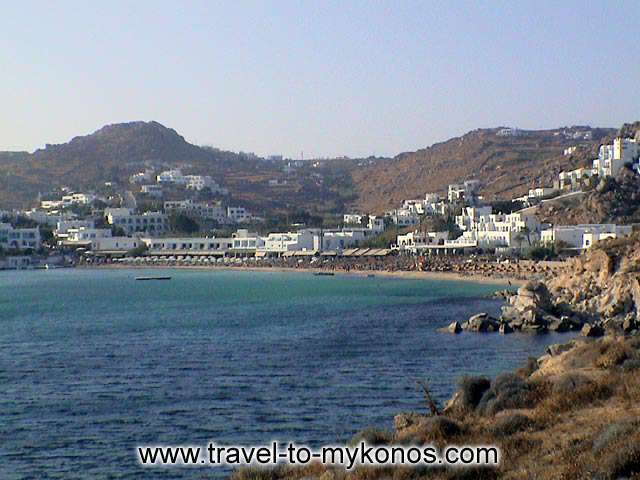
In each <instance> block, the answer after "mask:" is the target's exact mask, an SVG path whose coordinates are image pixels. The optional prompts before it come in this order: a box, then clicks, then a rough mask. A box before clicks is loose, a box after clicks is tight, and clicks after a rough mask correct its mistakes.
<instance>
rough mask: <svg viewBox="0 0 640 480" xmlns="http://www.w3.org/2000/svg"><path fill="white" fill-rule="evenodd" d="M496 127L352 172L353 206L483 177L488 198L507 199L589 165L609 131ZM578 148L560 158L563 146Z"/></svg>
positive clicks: (383, 203) (377, 206)
mask: <svg viewBox="0 0 640 480" xmlns="http://www.w3.org/2000/svg"><path fill="white" fill-rule="evenodd" d="M496 131H497V130H496V129H480V130H474V131H472V132H469V133H467V134H466V135H463V136H462V137H457V138H452V139H450V140H447V141H446V142H442V143H436V144H434V145H432V146H431V147H428V148H426V149H423V150H418V151H416V152H411V153H403V154H400V155H398V156H397V157H395V158H394V159H392V160H389V161H386V162H377V163H375V164H373V165H371V166H369V167H366V168H363V169H359V170H356V171H354V172H353V179H354V184H355V186H356V189H357V191H358V197H359V199H358V205H359V206H360V207H361V208H362V209H363V210H368V209H372V210H377V211H381V210H384V209H387V208H390V207H393V206H395V205H397V204H398V203H400V202H401V201H402V200H403V199H407V198H421V197H422V196H423V195H424V193H425V192H438V191H439V192H444V191H446V188H447V185H449V184H451V183H457V182H460V181H462V180H467V179H472V178H474V179H479V180H481V181H482V184H483V188H482V193H483V194H484V195H485V196H486V197H487V198H488V199H494V198H502V199H509V198H513V197H514V196H519V195H522V194H523V193H526V191H527V190H528V189H529V188H531V187H535V186H541V185H552V184H553V180H555V179H556V178H557V174H558V173H559V172H560V171H561V170H563V169H565V170H566V169H571V168H577V167H578V166H583V165H586V164H588V162H589V159H591V158H593V157H595V156H596V153H597V147H598V145H599V143H600V141H602V139H603V138H605V137H606V136H607V135H612V134H613V133H614V132H615V131H614V130H612V129H594V138H593V140H591V141H581V142H578V141H576V140H567V139H565V138H564V137H563V136H561V135H554V132H556V131H554V130H550V131H535V132H527V133H526V134H525V135H523V136H511V137H501V136H498V135H496ZM572 145H580V146H581V147H580V148H579V149H578V150H577V151H576V152H575V153H574V154H573V155H570V156H564V155H563V150H564V149H565V148H567V147H568V146H572Z"/></svg>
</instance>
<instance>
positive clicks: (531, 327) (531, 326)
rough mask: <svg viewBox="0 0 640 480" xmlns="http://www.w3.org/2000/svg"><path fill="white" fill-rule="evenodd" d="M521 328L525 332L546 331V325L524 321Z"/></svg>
mask: <svg viewBox="0 0 640 480" xmlns="http://www.w3.org/2000/svg"><path fill="white" fill-rule="evenodd" d="M521 330H522V331H523V332H525V333H547V326H546V325H543V324H538V323H525V324H524V325H522V328H521Z"/></svg>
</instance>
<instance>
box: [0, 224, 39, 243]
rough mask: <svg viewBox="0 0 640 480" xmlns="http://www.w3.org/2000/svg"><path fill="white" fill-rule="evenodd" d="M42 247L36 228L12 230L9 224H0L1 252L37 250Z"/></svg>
mask: <svg viewBox="0 0 640 480" xmlns="http://www.w3.org/2000/svg"><path fill="white" fill-rule="evenodd" d="M40 247H42V239H41V236H40V230H39V229H38V228H14V227H13V225H11V224H10V223H0V248H2V249H3V250H16V249H18V250H27V249H30V250H37V249H39V248H40Z"/></svg>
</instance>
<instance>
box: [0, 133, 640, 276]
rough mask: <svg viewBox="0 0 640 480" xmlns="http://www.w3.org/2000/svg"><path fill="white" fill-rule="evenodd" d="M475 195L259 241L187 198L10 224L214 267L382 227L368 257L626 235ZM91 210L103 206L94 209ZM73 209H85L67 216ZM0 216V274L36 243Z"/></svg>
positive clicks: (608, 152) (600, 164)
mask: <svg viewBox="0 0 640 480" xmlns="http://www.w3.org/2000/svg"><path fill="white" fill-rule="evenodd" d="M507 130H509V131H507ZM497 134H498V135H520V134H521V133H520V132H519V131H517V130H514V129H505V130H504V131H498V132H497ZM581 138H582V137H581ZM572 152H573V151H571V152H569V154H570V153H572ZM565 153H566V152H565ZM639 156H640V148H639V146H638V143H637V142H636V141H635V140H633V139H627V138H616V139H615V140H614V141H613V142H612V144H610V145H602V146H601V147H600V150H599V153H598V158H597V159H595V160H593V163H592V166H591V167H590V168H581V169H576V170H572V171H568V172H562V173H561V174H560V177H559V181H558V184H557V185H554V186H553V187H537V188H532V189H530V190H529V192H528V194H527V195H525V196H523V197H520V198H517V199H514V200H519V201H522V202H525V203H528V204H532V203H536V202H538V201H541V200H543V199H545V198H547V197H551V196H553V195H556V194H558V193H559V191H561V190H562V189H566V188H574V187H575V186H577V185H579V184H580V183H581V180H582V179H583V178H584V177H591V176H598V177H608V176H615V175H616V174H617V173H618V172H619V171H620V169H622V168H623V167H624V165H625V164H632V165H634V166H635V168H636V169H637V170H639V171H640V168H639V167H638V165H637V163H638V157H639ZM130 181H131V182H132V183H136V184H139V185H141V191H142V192H145V188H147V192H146V193H148V194H151V192H154V191H156V189H157V191H158V192H159V195H160V196H162V187H163V186H165V185H168V184H174V185H179V186H182V187H184V188H185V189H191V190H196V191H199V190H203V189H205V188H208V189H211V190H212V191H218V192H219V193H220V192H222V191H223V190H224V189H220V187H219V186H218V185H217V184H216V183H215V182H214V181H213V180H212V179H211V177H208V176H200V175H183V174H182V172H181V170H180V169H172V170H165V171H162V172H160V173H159V174H156V173H155V172H154V171H153V170H145V171H144V172H139V173H137V174H135V175H133V176H132V177H131V178H130ZM152 187H153V188H152ZM479 192H480V182H479V181H478V180H474V179H471V180H469V179H467V180H466V181H462V182H460V183H454V184H451V185H449V186H448V188H447V191H446V196H441V195H440V194H438V193H427V194H425V196H424V198H420V199H409V200H405V201H403V202H402V204H401V205H400V206H399V207H398V208H395V209H393V210H390V211H388V212H386V213H385V214H384V216H377V215H367V214H360V213H349V214H345V215H344V216H343V227H342V228H335V229H321V228H301V229H297V230H294V231H287V232H271V233H268V234H264V235H261V234H258V233H254V232H251V231H250V230H249V229H248V228H247V226H246V225H247V224H249V223H252V222H255V221H257V220H259V219H257V217H254V216H253V215H252V214H251V213H250V212H249V211H247V210H246V209H245V208H244V207H240V206H227V205H223V203H222V202H220V201H197V200H195V199H191V198H184V199H182V200H166V201H164V202H163V204H162V207H158V210H159V211H138V210H137V208H136V207H135V198H133V200H132V201H131V202H128V201H127V200H126V198H125V197H121V202H120V203H119V205H120V206H118V207H112V206H106V207H105V205H114V202H112V201H111V198H107V199H105V198H104V197H100V196H98V195H97V194H94V193H82V192H70V191H68V190H67V191H65V192H63V195H61V198H59V199H55V200H51V199H49V200H41V203H40V207H39V208H36V209H32V210H29V211H24V212H20V213H19V215H20V216H21V217H26V218H27V219H29V220H31V221H32V223H33V222H35V223H37V224H39V225H41V226H46V227H47V229H50V230H51V231H52V232H53V240H54V242H55V243H56V244H57V245H58V246H60V247H73V248H74V249H76V250H80V251H89V252H91V254H93V255H98V256H116V257H117V256H124V255H126V254H128V253H130V252H131V251H135V250H140V251H142V250H145V251H147V252H148V254H149V255H154V256H166V257H170V256H179V255H196V256H205V257H206V256H211V257H217V258H227V257H243V258H246V257H253V258H261V257H269V258H270V257H283V256H284V257H286V256H292V255H293V256H303V255H317V254H322V255H344V254H345V253H344V252H348V251H351V250H354V249H358V251H359V249H360V248H361V247H362V245H363V244H365V242H367V241H368V240H370V239H372V238H374V237H376V236H378V235H380V234H382V233H383V232H384V230H385V228H386V227H387V226H388V225H395V226H396V227H398V228H403V229H406V228H407V227H416V228H414V229H413V230H412V231H406V230H405V232H404V233H401V234H398V235H397V238H396V242H395V245H393V246H392V247H391V249H380V250H379V251H378V249H374V250H373V251H374V252H377V253H375V254H376V255H377V254H385V255H386V254H388V253H389V252H390V251H392V250H397V251H399V252H401V253H411V254H423V253H431V252H437V253H439V252H444V253H447V252H458V253H461V252H466V251H475V250H478V249H482V250H491V251H493V250H495V251H499V252H505V253H506V252H512V251H517V250H521V249H523V248H526V247H530V246H534V245H555V246H558V245H560V246H562V248H563V249H573V250H576V251H578V250H583V249H587V248H589V247H591V246H592V245H594V244H595V243H597V242H599V241H601V240H604V239H608V238H617V237H623V236H627V235H630V234H631V232H632V227H631V226H619V225H614V224H597V225H569V226H554V225H550V224H541V223H540V222H539V221H538V220H537V219H536V217H535V215H534V213H535V210H534V209H531V208H525V209H522V210H519V211H515V212H512V213H499V212H494V211H493V209H492V207H491V206H487V205H483V202H482V197H481V196H480V195H479ZM128 193H129V194H130V192H128ZM131 196H132V195H131ZM99 201H102V202H104V204H102V205H98V202H99ZM132 204H133V206H131V205H132ZM115 205H118V203H115ZM124 205H128V206H124ZM76 206H85V207H88V208H84V209H77V208H73V207H76ZM87 212H90V213H87ZM6 213H7V212H5V214H3V216H2V222H3V223H0V251H1V252H2V253H3V254H4V253H6V252H12V251H13V252H17V253H16V255H9V256H7V255H6V254H5V255H2V256H0V268H1V267H3V266H4V267H5V268H18V267H21V266H24V265H25V262H26V264H28V262H29V260H28V257H25V256H24V252H34V251H38V250H40V249H41V247H42V244H43V238H42V234H41V229H40V228H38V227H31V226H30V227H29V228H27V227H20V226H18V225H24V224H25V223H24V222H22V223H20V222H14V223H15V225H12V223H11V222H10V221H7V220H6V217H7V215H6ZM178 214H183V215H185V216H187V217H189V218H191V219H193V220H195V221H197V222H199V223H200V222H205V223H206V222H207V221H211V222H215V223H216V224H218V225H229V226H230V225H237V226H242V225H243V224H245V225H244V228H238V229H237V230H236V232H235V233H233V234H231V235H230V236H225V237H215V236H211V235H204V236H193V237H185V236H172V235H175V232H174V231H172V222H171V220H170V219H171V218H172V217H173V216H175V215H178ZM425 217H443V218H445V219H447V223H446V224H447V229H446V230H444V227H441V228H443V230H441V231H425V229H424V228H418V226H419V225H423V222H422V220H423V219H424V218H425ZM444 224H445V223H443V225H444ZM21 254H22V256H20V255H21ZM373 254H374V253H372V255H373ZM9 257H11V258H9ZM25 258H27V260H25ZM7 266H8V267H7Z"/></svg>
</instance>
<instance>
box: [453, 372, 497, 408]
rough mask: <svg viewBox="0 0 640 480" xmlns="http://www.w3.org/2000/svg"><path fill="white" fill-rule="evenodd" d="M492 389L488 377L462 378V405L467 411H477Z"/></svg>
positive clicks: (460, 384)
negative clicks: (481, 401)
mask: <svg viewBox="0 0 640 480" xmlns="http://www.w3.org/2000/svg"><path fill="white" fill-rule="evenodd" d="M490 387H491V381H490V380H489V379H488V378H487V377H462V379H461V380H460V382H459V393H460V399H459V401H460V405H461V406H462V407H463V408H464V409H466V410H473V409H475V408H476V407H477V406H478V403H480V400H481V399H482V396H483V395H484V393H485V392H486V391H487V390H489V388H490Z"/></svg>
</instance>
